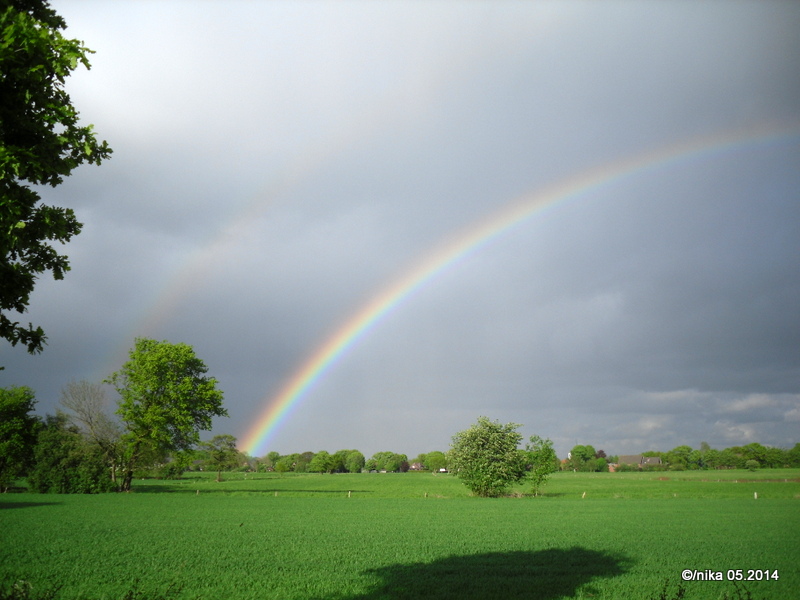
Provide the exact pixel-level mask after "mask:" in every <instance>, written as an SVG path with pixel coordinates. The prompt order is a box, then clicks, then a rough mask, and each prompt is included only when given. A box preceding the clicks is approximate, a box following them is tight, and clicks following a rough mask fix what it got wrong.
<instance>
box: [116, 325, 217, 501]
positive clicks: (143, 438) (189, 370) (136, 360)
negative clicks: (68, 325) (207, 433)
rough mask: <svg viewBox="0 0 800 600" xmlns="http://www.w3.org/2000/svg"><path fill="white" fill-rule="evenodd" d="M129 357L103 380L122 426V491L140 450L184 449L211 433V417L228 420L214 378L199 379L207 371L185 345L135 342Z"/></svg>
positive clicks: (141, 454) (145, 340) (128, 481)
mask: <svg viewBox="0 0 800 600" xmlns="http://www.w3.org/2000/svg"><path fill="white" fill-rule="evenodd" d="M129 356H130V359H129V360H128V361H127V362H126V363H125V364H124V365H122V368H121V369H120V370H119V371H117V372H115V373H113V374H112V375H111V376H110V377H109V378H108V379H107V380H106V382H107V383H111V384H112V385H114V387H115V388H116V390H117V392H118V393H119V395H120V401H119V409H118V410H117V414H118V415H120V418H121V420H122V422H123V424H124V426H125V433H123V435H122V443H123V445H124V446H125V450H124V454H125V456H124V460H125V463H126V465H125V467H124V479H123V482H122V489H123V490H127V489H130V483H131V479H132V478H133V469H134V468H135V467H136V465H137V463H138V461H139V460H140V459H141V458H142V456H143V453H144V452H145V451H146V450H148V449H155V450H158V451H162V452H169V451H176V450H188V449H189V448H191V447H192V446H194V445H196V444H197V443H199V441H200V438H199V432H200V431H201V430H209V429H211V419H212V417H220V416H228V413H227V411H226V410H225V409H224V408H223V406H222V397H223V394H222V392H221V391H220V390H218V389H217V380H216V379H214V378H213V377H206V376H205V373H206V372H208V368H207V367H206V365H205V364H204V363H203V361H202V360H200V359H199V358H197V356H196V355H195V353H194V350H193V349H192V347H191V346H189V345H187V344H170V343H169V342H167V341H163V342H158V341H156V340H151V339H146V338H139V339H137V340H136V343H135V345H134V348H133V349H132V350H131V351H130V354H129Z"/></svg>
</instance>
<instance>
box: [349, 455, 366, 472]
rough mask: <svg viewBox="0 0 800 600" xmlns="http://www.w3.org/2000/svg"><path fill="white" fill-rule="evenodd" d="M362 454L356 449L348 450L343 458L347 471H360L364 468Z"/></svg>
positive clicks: (364, 461)
mask: <svg viewBox="0 0 800 600" xmlns="http://www.w3.org/2000/svg"><path fill="white" fill-rule="evenodd" d="M364 463H366V460H365V459H364V455H363V454H362V453H361V452H359V451H358V450H350V451H349V452H348V453H347V456H346V457H345V460H344V466H345V468H346V469H347V472H348V473H361V469H363V468H364Z"/></svg>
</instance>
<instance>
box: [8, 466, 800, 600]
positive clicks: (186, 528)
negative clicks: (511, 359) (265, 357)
mask: <svg viewBox="0 0 800 600" xmlns="http://www.w3.org/2000/svg"><path fill="white" fill-rule="evenodd" d="M798 474H800V472H798V471H797V470H794V471H783V470H781V471H771V472H768V471H760V472H756V473H755V474H753V473H749V472H745V471H738V472H724V473H721V474H720V475H719V477H718V478H719V479H720V481H716V479H717V477H716V476H717V472H713V473H710V472H704V473H689V472H687V473H655V474H639V473H618V474H596V475H595V474H576V473H559V474H556V475H555V476H554V477H553V479H552V481H551V482H550V483H549V484H548V485H547V486H546V488H545V492H546V495H545V496H544V497H539V498H531V497H522V498H499V499H478V498H472V497H469V496H468V494H467V492H466V491H465V489H464V488H463V486H462V485H461V483H460V482H459V481H458V480H457V479H455V478H454V477H451V476H442V475H437V476H433V475H430V474H373V475H307V476H306V475H286V476H283V477H280V476H277V475H272V474H264V475H256V476H253V475H251V474H248V476H247V478H246V479H245V478H244V476H243V475H242V474H230V475H229V477H230V479H229V480H227V481H224V482H222V483H216V482H214V481H212V480H211V478H209V477H208V476H206V475H203V476H202V477H194V478H189V479H185V480H181V481H175V482H162V481H139V482H137V485H136V488H135V491H134V493H131V494H120V495H102V496H42V495H35V494H10V495H7V496H4V497H0V542H2V543H0V576H4V577H5V580H6V589H8V588H9V586H11V585H14V584H17V585H21V586H25V585H29V588H30V590H29V592H28V593H29V596H22V595H19V594H18V595H17V596H9V597H15V598H21V597H30V598H44V597H45V596H44V594H45V593H47V591H48V590H57V591H56V593H55V595H54V596H53V597H54V598H64V599H73V598H97V599H100V598H109V599H115V600H116V599H119V598H148V599H154V598H163V597H175V598H221V597H229V598H242V599H247V598H259V599H261V598H282V599H283V598H285V599H292V598H296V599H304V600H308V599H311V600H316V599H323V598H325V599H338V600H355V599H376V598H419V597H426V598H434V599H444V598H540V599H556V598H622V597H626V598H661V597H663V598H678V597H680V596H679V595H678V594H679V593H681V592H680V590H681V589H682V590H684V591H683V592H682V593H683V594H684V596H683V597H684V598H687V599H690V598H714V599H716V598H725V597H726V595H727V597H728V598H747V597H748V595H745V594H749V597H751V598H754V599H755V598H790V597H796V596H797V592H798V590H800V573H798V569H797V564H800V560H799V559H800V549H798V544H797V543H796V538H797V533H798V531H800V511H798V508H799V507H800V505H799V504H798V497H799V496H800V482H798ZM754 475H755V476H754ZM784 475H785V477H783V476H784ZM659 477H668V478H669V479H667V480H659V479H658V478H659ZM703 479H709V481H702V480H703ZM711 479H713V481H712V480H711ZM737 479H738V480H739V483H736V481H737ZM745 479H747V480H752V479H757V480H758V481H755V482H750V481H748V482H744V481H743V480H745ZM769 479H787V480H788V481H785V482H784V481H767V480H769ZM792 480H794V481H792ZM198 490H199V492H200V493H199V494H198V493H197V491H198ZM693 490H694V491H695V492H696V493H694V494H693V493H692V491H693ZM753 490H755V491H757V492H758V495H759V499H758V500H754V498H753ZM584 491H585V492H586V497H585V498H583V497H582V495H583V492H584ZM276 492H277V496H276ZM348 492H350V497H348ZM425 494H427V497H426V496H425ZM687 568H689V569H697V570H706V569H710V570H713V571H722V572H723V573H726V572H727V570H728V569H743V570H744V572H745V576H746V571H747V569H769V570H770V571H773V570H775V569H777V570H778V572H779V575H780V579H779V580H778V581H751V582H742V583H741V584H737V585H738V586H739V589H740V590H744V591H738V592H737V588H736V587H735V586H734V583H733V582H727V581H724V582H717V581H688V582H682V581H681V576H680V574H681V571H682V570H684V569H687ZM19 582H29V584H20V583H19ZM37 594H39V596H37ZM659 594H661V596H659ZM736 594H739V595H738V596H737V595H736ZM2 598H4V596H3V595H2V594H0V599H2Z"/></svg>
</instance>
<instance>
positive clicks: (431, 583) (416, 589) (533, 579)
mask: <svg viewBox="0 0 800 600" xmlns="http://www.w3.org/2000/svg"><path fill="white" fill-rule="evenodd" d="M630 562H631V561H630V559H628V558H627V557H624V556H618V555H612V554H609V553H606V552H598V551H596V550H587V549H586V548H568V549H561V548H552V549H549V550H539V551H536V552H521V551H520V552H490V553H486V554H473V555H468V556H450V557H447V558H443V559H440V560H436V561H434V562H431V563H412V564H407V565H391V566H388V567H380V568H377V569H370V570H368V571H365V572H364V575H365V576H366V577H367V578H372V579H374V580H375V581H376V583H375V586H374V589H372V590H371V591H369V592H367V593H365V594H357V595H349V596H348V595H344V596H337V597H336V598H337V600H378V599H379V598H392V599H398V598H399V599H411V598H414V599H417V598H427V599H432V600H445V599H447V600H450V599H453V600H455V599H456V598H457V599H459V600H460V599H464V598H481V599H487V598H488V599H491V598H498V599H500V598H503V599H507V598H528V599H536V600H550V599H552V600H555V599H556V598H564V597H572V596H574V595H575V594H576V593H577V591H578V588H581V587H582V586H585V585H587V584H589V583H590V582H591V581H592V580H594V579H596V578H601V577H615V576H617V575H621V574H623V573H625V572H626V571H627V570H628V568H629V565H630ZM583 591H584V592H587V593H589V594H591V593H592V592H591V590H590V589H584V590H583Z"/></svg>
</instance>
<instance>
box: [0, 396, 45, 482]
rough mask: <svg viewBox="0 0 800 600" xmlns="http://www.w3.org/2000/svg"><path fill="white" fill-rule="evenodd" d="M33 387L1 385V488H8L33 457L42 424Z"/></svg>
mask: <svg viewBox="0 0 800 600" xmlns="http://www.w3.org/2000/svg"><path fill="white" fill-rule="evenodd" d="M34 404H36V400H34V395H33V390H31V389H30V388H28V387H11V388H8V389H4V388H0V492H1V491H5V490H6V489H7V488H8V487H9V486H10V485H11V484H12V483H13V482H14V479H16V478H17V477H18V476H20V475H21V474H22V473H23V472H24V471H25V469H26V468H27V467H28V466H29V465H30V464H31V462H32V460H33V448H34V445H35V444H36V434H37V431H38V429H39V426H40V421H39V419H38V418H37V417H36V416H35V415H33V414H31V413H32V411H33V406H34Z"/></svg>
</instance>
